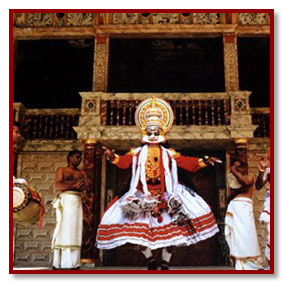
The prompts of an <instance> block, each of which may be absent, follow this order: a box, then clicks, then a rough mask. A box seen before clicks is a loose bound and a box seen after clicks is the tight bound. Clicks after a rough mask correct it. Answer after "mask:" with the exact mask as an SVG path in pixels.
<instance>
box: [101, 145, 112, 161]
mask: <svg viewBox="0 0 283 283" xmlns="http://www.w3.org/2000/svg"><path fill="white" fill-rule="evenodd" d="M102 149H103V150H104V155H105V157H106V159H107V160H109V161H110V162H112V161H113V160H114V159H115V155H114V152H115V150H114V149H112V150H110V149H108V148H107V147H105V146H102Z"/></svg>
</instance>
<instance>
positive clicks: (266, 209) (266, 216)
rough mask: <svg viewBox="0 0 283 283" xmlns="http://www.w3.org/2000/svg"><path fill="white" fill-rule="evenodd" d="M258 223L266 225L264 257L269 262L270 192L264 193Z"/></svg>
mask: <svg viewBox="0 0 283 283" xmlns="http://www.w3.org/2000/svg"><path fill="white" fill-rule="evenodd" d="M259 221H261V222H264V223H266V245H265V256H266V258H267V259H268V261H270V190H268V191H267V192H266V195H265V201H264V206H263V210H262V212H261V214H260V217H259Z"/></svg>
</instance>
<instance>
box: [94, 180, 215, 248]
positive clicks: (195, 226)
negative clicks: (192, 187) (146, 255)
mask: <svg viewBox="0 0 283 283" xmlns="http://www.w3.org/2000/svg"><path fill="white" fill-rule="evenodd" d="M177 196H178V197H179V199H181V202H182V210H183V212H184V213H185V214H186V215H187V216H189V221H185V222H184V223H183V224H177V223H176V222H175V221H174V219H173V218H172V217H171V216H170V215H169V214H168V212H167V211H164V212H163V213H162V214H161V217H162V218H163V220H162V222H160V223H159V222H158V221H157V218H156V217H154V216H152V215H151V213H150V212H143V213H140V214H139V215H138V216H137V217H135V218H129V217H126V215H125V214H124V213H123V211H122V209H121V207H120V204H121V203H122V201H123V200H124V199H126V198H127V197H129V193H126V194H125V195H124V196H122V197H121V198H120V199H119V200H118V201H116V202H115V203H114V204H112V206H111V207H110V208H108V210H107V211H106V212H105V214H104V216H103V218H102V220H101V223H100V225H99V227H98V232H97V247H98V248H99V249H113V248H116V247H118V246H122V245H124V244H126V243H131V244H136V245H142V246H145V247H148V248H150V249H158V248H163V247H169V246H179V245H184V246H189V245H192V244H196V243H197V242H200V241H203V240H206V239H208V238H210V237H212V236H213V235H215V234H216V233H217V232H218V231H219V230H218V227H217V224H216V221H215V218H214V216H213V213H212V211H211V209H210V207H209V206H208V204H207V203H206V202H205V201H204V200H203V199H202V198H201V197H200V196H199V195H197V194H196V193H195V192H193V193H192V192H191V193H190V192H188V191H187V189H186V187H185V186H183V185H180V184H179V185H178V188H177ZM165 199H166V200H168V195H167V194H166V193H165Z"/></svg>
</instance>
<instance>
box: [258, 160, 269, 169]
mask: <svg viewBox="0 0 283 283" xmlns="http://www.w3.org/2000/svg"><path fill="white" fill-rule="evenodd" d="M259 165H260V169H261V170H265V169H266V168H267V167H268V160H265V159H264V158H261V159H260V160H259Z"/></svg>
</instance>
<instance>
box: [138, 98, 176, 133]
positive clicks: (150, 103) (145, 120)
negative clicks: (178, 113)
mask: <svg viewBox="0 0 283 283" xmlns="http://www.w3.org/2000/svg"><path fill="white" fill-rule="evenodd" d="M173 121H174V114H173V111H172V108H171V106H170V105H169V104H168V103H167V102H166V101H165V100H163V99H161V98H156V97H152V98H148V99H146V100H144V101H142V102H141V103H140V104H139V105H138V107H137V110H136V113H135V122H136V125H137V127H139V128H140V129H141V131H142V135H143V136H146V129H147V128H149V127H152V126H155V127H158V128H160V131H161V132H160V135H161V136H165V134H166V133H167V132H168V131H169V130H170V128H171V126H172V124H173Z"/></svg>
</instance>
